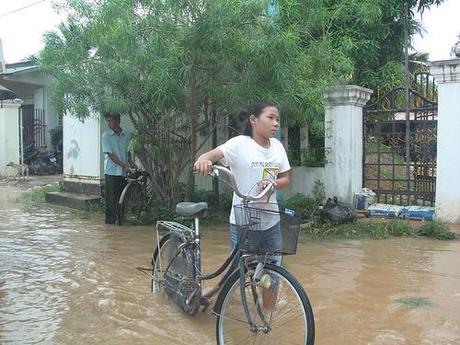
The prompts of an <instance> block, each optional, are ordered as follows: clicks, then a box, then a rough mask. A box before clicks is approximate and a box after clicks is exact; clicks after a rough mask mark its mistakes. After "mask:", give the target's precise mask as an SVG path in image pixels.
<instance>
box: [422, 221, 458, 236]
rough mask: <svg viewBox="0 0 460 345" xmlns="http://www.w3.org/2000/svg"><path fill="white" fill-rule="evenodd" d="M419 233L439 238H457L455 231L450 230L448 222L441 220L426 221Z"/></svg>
mask: <svg viewBox="0 0 460 345" xmlns="http://www.w3.org/2000/svg"><path fill="white" fill-rule="evenodd" d="M419 234H420V235H421V236H426V237H430V238H435V239H438V240H453V239H454V238H455V233H454V232H452V231H450V229H449V227H448V226H447V225H446V224H443V223H439V222H426V223H425V224H423V225H422V226H421V227H420V229H419Z"/></svg>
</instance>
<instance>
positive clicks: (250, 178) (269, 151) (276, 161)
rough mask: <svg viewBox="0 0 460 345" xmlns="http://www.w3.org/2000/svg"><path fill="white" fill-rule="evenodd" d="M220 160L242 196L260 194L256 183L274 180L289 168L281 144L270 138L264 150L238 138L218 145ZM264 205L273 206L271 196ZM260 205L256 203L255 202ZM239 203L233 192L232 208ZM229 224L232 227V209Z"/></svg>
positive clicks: (258, 185)
mask: <svg viewBox="0 0 460 345" xmlns="http://www.w3.org/2000/svg"><path fill="white" fill-rule="evenodd" d="M219 149H220V150H221V151H222V152H223V154H224V158H222V159H221V162H222V164H224V165H226V166H228V167H230V170H231V171H232V172H233V175H234V176H235V180H236V184H237V186H238V190H239V191H240V192H241V193H242V194H244V195H248V194H249V195H257V194H259V193H260V192H261V191H262V186H261V184H260V181H262V180H267V179H268V180H271V181H275V180H276V177H277V175H278V174H279V173H284V172H286V171H289V170H290V169H291V166H290V165H289V161H288V158H287V155H286V151H285V150H284V147H283V145H282V144H281V142H280V141H279V140H278V139H275V138H271V139H270V146H269V147H268V148H265V147H262V146H260V145H259V144H258V143H257V142H256V141H255V140H254V139H252V138H251V137H249V136H246V135H239V136H237V137H234V138H231V139H229V140H228V141H227V142H226V143H224V144H222V145H220V146H219ZM263 201H265V202H270V203H276V195H275V193H273V194H272V195H271V196H270V199H269V200H263ZM259 202H260V201H259ZM241 203H242V199H241V198H240V197H239V196H238V195H236V194H235V193H233V206H234V205H238V204H241ZM230 223H231V224H235V215H234V210H233V207H232V211H231V213H230Z"/></svg>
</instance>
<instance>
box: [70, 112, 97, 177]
mask: <svg viewBox="0 0 460 345" xmlns="http://www.w3.org/2000/svg"><path fill="white" fill-rule="evenodd" d="M102 130H103V126H101V121H100V120H99V116H98V115H94V116H93V117H91V118H88V119H86V120H85V121H84V122H82V121H80V120H79V119H77V118H75V117H72V116H64V118H63V131H64V132H63V133H64V139H63V160H64V162H63V164H64V180H65V181H69V182H82V183H94V184H100V183H101V180H102V179H103V177H104V174H103V165H102V162H103V158H102V145H101V135H102Z"/></svg>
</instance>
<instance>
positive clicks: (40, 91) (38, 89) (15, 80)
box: [0, 41, 62, 174]
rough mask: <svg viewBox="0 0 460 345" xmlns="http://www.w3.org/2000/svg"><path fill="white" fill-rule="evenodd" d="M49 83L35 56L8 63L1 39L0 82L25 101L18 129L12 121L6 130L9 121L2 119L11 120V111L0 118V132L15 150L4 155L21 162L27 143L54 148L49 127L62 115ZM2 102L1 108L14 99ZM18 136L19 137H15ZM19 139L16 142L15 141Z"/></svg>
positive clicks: (18, 111) (17, 97)
mask: <svg viewBox="0 0 460 345" xmlns="http://www.w3.org/2000/svg"><path fill="white" fill-rule="evenodd" d="M49 85H50V81H49V78H48V77H47V76H46V75H45V74H44V73H42V72H40V71H39V69H38V66H37V61H36V59H35V58H34V57H31V58H29V59H27V60H24V61H21V62H16V63H6V61H5V59H4V55H3V48H2V44H1V41H0V86H1V87H2V88H3V89H7V90H9V91H11V92H12V93H13V94H14V95H15V99H16V101H15V104H19V103H18V102H19V101H18V100H17V99H19V100H21V101H22V102H21V103H20V106H19V107H18V109H17V117H18V120H17V124H16V126H17V133H16V132H15V131H12V128H11V127H10V126H9V125H10V124H9V125H8V126H9V127H8V128H9V129H8V131H6V130H5V128H6V127H5V126H6V125H5V123H3V122H5V121H8V122H11V121H12V118H11V115H8V119H7V120H5V121H3V122H0V126H3V127H5V128H2V129H0V132H2V133H5V137H4V138H3V139H4V140H5V141H6V142H8V143H9V144H8V146H9V147H10V148H11V150H13V151H14V152H13V151H12V152H4V153H3V156H8V157H9V159H10V160H13V161H16V162H22V160H23V152H24V146H25V144H32V143H33V144H34V145H36V146H38V147H39V148H40V149H42V150H51V149H53V147H52V144H51V136H50V134H49V131H50V130H51V129H53V128H56V127H58V126H61V125H62V118H61V117H60V116H58V114H57V112H56V111H55V110H54V109H53V107H52V106H51V104H50V97H49ZM1 102H2V106H1V108H6V105H7V104H12V103H14V102H13V101H12V100H9V101H8V100H3V101H1ZM9 108H10V110H9V113H11V111H13V110H12V109H11V107H9ZM14 111H16V110H14ZM2 123H3V125H2ZM13 132H14V133H13ZM8 136H11V138H9V137H8ZM17 136H19V139H17V138H16V137H17ZM15 138H16V139H15ZM18 140H19V142H18V143H17V145H16V144H14V142H16V141H18ZM16 146H18V147H16ZM2 151H3V150H2ZM1 155H2V154H1V153H0V163H2V162H3V160H2V157H1ZM0 165H3V164H0ZM3 169H4V165H3V166H0V174H3V173H4V171H3Z"/></svg>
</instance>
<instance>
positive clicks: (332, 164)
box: [324, 85, 372, 203]
mask: <svg viewBox="0 0 460 345" xmlns="http://www.w3.org/2000/svg"><path fill="white" fill-rule="evenodd" d="M371 94H372V90H370V89H366V88H363V87H359V86H355V85H343V86H334V87H331V88H329V89H327V90H326V92H325V93H324V99H325V119H324V123H325V135H324V136H325V139H324V141H325V150H326V165H325V171H324V173H325V176H324V177H325V179H324V184H325V189H326V196H327V197H332V196H337V198H338V199H339V200H341V201H345V202H349V203H351V202H352V200H353V195H354V194H355V193H356V192H358V191H359V190H360V189H361V188H362V184H363V107H364V105H365V104H366V103H367V102H368V101H369V99H370V97H371Z"/></svg>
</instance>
